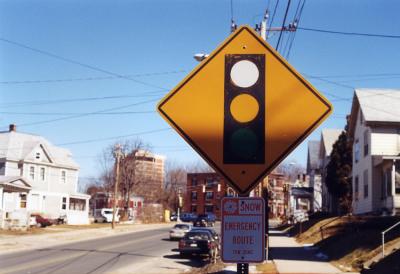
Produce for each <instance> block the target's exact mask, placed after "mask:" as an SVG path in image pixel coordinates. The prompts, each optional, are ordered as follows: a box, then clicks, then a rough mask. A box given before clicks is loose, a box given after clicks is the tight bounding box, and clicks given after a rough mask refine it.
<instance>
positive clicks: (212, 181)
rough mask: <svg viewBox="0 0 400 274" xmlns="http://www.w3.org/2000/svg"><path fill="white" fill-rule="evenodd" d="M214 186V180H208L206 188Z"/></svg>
mask: <svg viewBox="0 0 400 274" xmlns="http://www.w3.org/2000/svg"><path fill="white" fill-rule="evenodd" d="M213 185H214V180H213V179H211V178H208V179H206V186H207V187H212V186H213Z"/></svg>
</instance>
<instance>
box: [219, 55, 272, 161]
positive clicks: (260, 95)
mask: <svg viewBox="0 0 400 274" xmlns="http://www.w3.org/2000/svg"><path fill="white" fill-rule="evenodd" d="M244 60H246V61H250V62H252V63H253V64H255V65H256V67H257V69H258V79H257V81H256V82H255V83H254V84H253V85H252V86H249V87H240V86H238V85H236V84H235V83H234V81H233V80H232V79H231V70H232V67H233V66H234V65H235V64H236V63H238V62H240V61H244ZM241 94H247V95H250V96H252V97H253V98H254V99H255V100H256V101H257V103H258V113H257V115H256V116H255V117H254V119H252V120H251V121H247V122H240V121H238V120H236V119H235V118H234V116H233V115H232V113H231V104H232V101H233V99H235V98H236V97H237V96H238V95H241ZM224 96H225V97H224V145H223V146H224V147H223V151H224V156H223V157H224V164H264V163H265V55H264V54H227V55H225V87H224Z"/></svg>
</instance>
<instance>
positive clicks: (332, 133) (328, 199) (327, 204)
mask: <svg viewBox="0 0 400 274" xmlns="http://www.w3.org/2000/svg"><path fill="white" fill-rule="evenodd" d="M342 132H343V130H342V129H323V130H322V132H321V141H320V148H319V157H318V158H319V167H320V170H321V180H322V182H321V194H322V210H323V211H327V212H335V211H336V208H335V205H334V203H333V199H332V195H331V194H330V193H329V192H328V187H327V185H326V175H327V174H326V168H327V166H328V164H329V161H330V155H331V152H332V148H333V144H334V143H335V142H336V141H337V140H338V138H339V135H340V134H341V133H342Z"/></svg>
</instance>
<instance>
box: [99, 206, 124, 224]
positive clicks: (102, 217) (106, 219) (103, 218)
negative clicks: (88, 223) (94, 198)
mask: <svg viewBox="0 0 400 274" xmlns="http://www.w3.org/2000/svg"><path fill="white" fill-rule="evenodd" d="M118 212H119V209H118V208H117V212H116V214H115V221H116V222H119V215H118ZM112 218H113V209H112V208H102V209H100V210H96V213H95V216H94V222H95V223H111V222H112Z"/></svg>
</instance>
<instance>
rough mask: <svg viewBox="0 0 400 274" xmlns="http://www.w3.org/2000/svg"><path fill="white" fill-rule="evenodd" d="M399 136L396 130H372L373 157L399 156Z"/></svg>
mask: <svg viewBox="0 0 400 274" xmlns="http://www.w3.org/2000/svg"><path fill="white" fill-rule="evenodd" d="M399 141H400V140H399V134H398V133H397V130H396V129H394V128H372V134H371V143H372V146H371V148H372V151H371V152H372V155H398V154H399V153H400V150H399Z"/></svg>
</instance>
